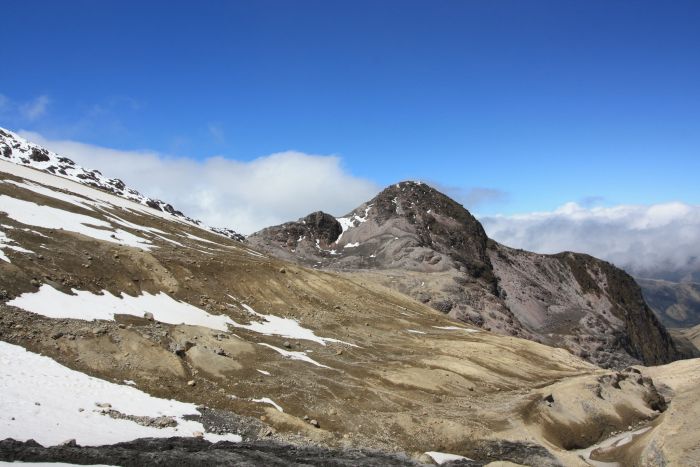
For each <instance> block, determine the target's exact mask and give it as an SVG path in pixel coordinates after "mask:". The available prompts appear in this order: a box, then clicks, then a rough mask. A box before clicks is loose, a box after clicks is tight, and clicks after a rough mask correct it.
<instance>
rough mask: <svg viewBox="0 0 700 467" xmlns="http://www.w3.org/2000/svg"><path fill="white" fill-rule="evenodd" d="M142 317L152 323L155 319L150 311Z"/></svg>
mask: <svg viewBox="0 0 700 467" xmlns="http://www.w3.org/2000/svg"><path fill="white" fill-rule="evenodd" d="M143 317H144V318H145V319H147V320H149V321H154V320H155V318H154V317H153V313H151V312H150V311H147V312H145V313H144V314H143Z"/></svg>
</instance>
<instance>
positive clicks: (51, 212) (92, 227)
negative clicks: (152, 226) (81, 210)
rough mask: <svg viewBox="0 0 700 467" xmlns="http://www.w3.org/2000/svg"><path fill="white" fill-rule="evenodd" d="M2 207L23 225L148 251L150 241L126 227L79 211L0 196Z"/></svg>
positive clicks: (0, 205) (0, 207) (0, 206)
mask: <svg viewBox="0 0 700 467" xmlns="http://www.w3.org/2000/svg"><path fill="white" fill-rule="evenodd" d="M0 209H2V211H4V212H6V213H7V215H8V216H9V217H10V218H12V219H14V220H16V221H17V222H21V223H22V224H26V225H32V226H35V227H43V228H46V229H65V230H69V231H71V232H77V233H80V234H83V235H86V236H88V237H92V238H96V239H97V240H103V241H106V242H112V243H118V244H120V245H128V246H132V247H139V248H143V249H144V250H148V249H150V248H151V247H152V245H150V243H151V241H150V240H147V239H145V238H141V237H139V236H137V235H134V234H132V233H130V232H127V231H126V230H122V229H114V228H113V227H112V224H110V223H109V222H105V221H103V220H100V219H96V218H94V217H90V216H85V215H83V214H76V213H73V212H70V211H65V210H63V209H56V208H53V207H51V206H45V205H39V204H36V203H32V202H31V201H23V200H21V199H16V198H11V197H9V196H6V195H0Z"/></svg>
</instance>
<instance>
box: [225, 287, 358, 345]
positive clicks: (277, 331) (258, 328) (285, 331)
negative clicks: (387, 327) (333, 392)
mask: <svg viewBox="0 0 700 467" xmlns="http://www.w3.org/2000/svg"><path fill="white" fill-rule="evenodd" d="M229 296H230V295H229ZM242 306H243V308H245V310H246V311H247V312H248V313H250V314H252V315H253V316H255V317H256V318H261V319H262V320H263V321H262V322H260V321H253V322H251V323H250V324H238V323H233V325H234V326H236V327H237V328H243V329H248V330H249V331H253V332H257V333H260V334H264V335H266V336H273V335H274V336H281V337H286V338H289V339H303V340H307V341H313V342H317V343H319V344H321V345H326V342H335V343H338V344H345V345H350V346H352V347H357V346H356V345H355V344H350V343H349V342H345V341H341V340H338V339H332V338H330V337H319V336H317V335H316V334H314V332H313V331H312V330H311V329H307V328H305V327H303V326H302V325H300V324H299V322H298V321H297V320H295V319H290V318H280V317H279V316H275V315H264V314H262V313H258V312H257V311H255V310H253V309H252V308H251V307H250V306H248V305H246V304H242Z"/></svg>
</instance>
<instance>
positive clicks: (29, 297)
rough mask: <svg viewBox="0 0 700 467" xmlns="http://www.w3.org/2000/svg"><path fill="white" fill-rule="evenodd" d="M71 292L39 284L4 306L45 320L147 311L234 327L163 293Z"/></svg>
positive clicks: (164, 318) (171, 319)
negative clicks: (36, 287)
mask: <svg viewBox="0 0 700 467" xmlns="http://www.w3.org/2000/svg"><path fill="white" fill-rule="evenodd" d="M72 292H73V293H74V294H75V295H68V294H65V293H63V292H61V291H59V290H56V289H54V288H53V287H51V286H50V285H48V284H43V285H42V286H41V287H40V288H39V290H38V291H36V292H27V293H24V294H22V295H20V296H19V297H17V298H15V299H13V300H11V301H10V302H8V303H7V304H8V305H12V306H16V307H18V308H22V309H23V310H26V311H29V312H32V313H37V314H39V315H43V316H46V317H48V318H71V319H83V320H88V321H91V320H94V319H102V320H109V321H113V320H114V315H115V314H122V315H132V316H139V317H143V314H144V313H145V312H150V313H153V317H154V319H156V320H157V321H161V322H163V323H169V324H190V325H193V326H204V327H208V328H211V329H217V330H219V331H227V330H228V325H229V324H234V322H233V320H232V319H231V318H229V317H228V316H225V315H212V314H209V313H207V312H206V311H204V310H201V309H199V308H197V307H195V306H192V305H190V304H189V303H185V302H179V301H177V300H175V299H174V298H172V297H170V296H169V295H167V294H165V293H163V292H160V293H158V294H156V295H151V294H150V293H148V292H144V293H143V295H138V296H136V297H132V296H131V295H126V294H124V293H122V294H121V297H116V296H114V295H112V294H111V293H109V292H107V291H105V292H103V294H102V295H97V294H93V293H92V292H89V291H86V290H72Z"/></svg>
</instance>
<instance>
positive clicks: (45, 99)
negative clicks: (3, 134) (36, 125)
mask: <svg viewBox="0 0 700 467" xmlns="http://www.w3.org/2000/svg"><path fill="white" fill-rule="evenodd" d="M50 102H51V100H50V99H49V96H46V95H41V96H38V97H36V98H35V99H33V100H31V101H29V102H27V103H25V104H22V105H21V106H20V107H19V111H20V113H21V114H22V116H23V117H24V118H26V119H27V120H36V119H37V118H39V117H41V116H43V115H44V114H46V109H47V108H48V106H49V103H50Z"/></svg>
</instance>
